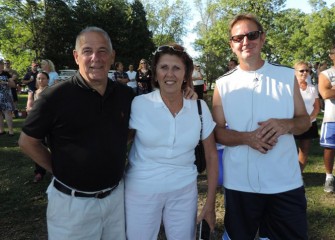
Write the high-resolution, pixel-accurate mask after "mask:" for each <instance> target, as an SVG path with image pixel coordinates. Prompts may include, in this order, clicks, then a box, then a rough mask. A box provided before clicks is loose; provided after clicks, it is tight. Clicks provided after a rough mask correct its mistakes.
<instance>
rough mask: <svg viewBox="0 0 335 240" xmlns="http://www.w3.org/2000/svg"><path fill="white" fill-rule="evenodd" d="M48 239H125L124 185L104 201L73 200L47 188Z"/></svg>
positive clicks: (89, 199) (53, 189) (51, 188)
mask: <svg viewBox="0 0 335 240" xmlns="http://www.w3.org/2000/svg"><path fill="white" fill-rule="evenodd" d="M47 193H48V208H47V223H48V239H49V240H60V239H62V240H107V239H108V240H116V239H117V240H125V239H126V237H125V216H124V183H123V181H120V183H119V186H118V187H117V188H116V189H115V190H114V191H113V192H112V193H111V194H110V195H109V196H107V197H105V198H103V199H97V198H83V197H73V196H69V195H66V194H64V193H62V192H60V191H58V190H57V189H56V188H55V187H54V186H53V181H52V182H51V184H50V185H49V187H48V190H47Z"/></svg>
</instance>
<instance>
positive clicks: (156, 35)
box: [141, 0, 190, 46]
mask: <svg viewBox="0 0 335 240" xmlns="http://www.w3.org/2000/svg"><path fill="white" fill-rule="evenodd" d="M141 2H142V3H143V4H144V7H145V10H146V12H147V19H148V25H149V29H150V30H151V31H152V32H153V41H154V43H155V45H156V46H160V45H164V44H167V43H170V42H178V43H182V40H181V38H182V37H183V36H184V35H185V34H186V33H187V31H188V29H187V28H186V24H187V22H188V21H189V17H190V16H189V14H188V13H189V12H190V8H189V6H188V4H187V2H186V1H183V0H176V1H175V2H172V1H170V0H146V1H144V0H141Z"/></svg>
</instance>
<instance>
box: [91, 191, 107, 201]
mask: <svg viewBox="0 0 335 240" xmlns="http://www.w3.org/2000/svg"><path fill="white" fill-rule="evenodd" d="M94 197H95V198H99V199H102V198H104V197H105V194H104V192H103V191H100V192H97V193H96V194H95V195H94Z"/></svg>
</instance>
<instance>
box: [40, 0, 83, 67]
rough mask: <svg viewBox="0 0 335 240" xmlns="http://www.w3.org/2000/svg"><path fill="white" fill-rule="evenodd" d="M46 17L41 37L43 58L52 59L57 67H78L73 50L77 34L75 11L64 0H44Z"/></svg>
mask: <svg viewBox="0 0 335 240" xmlns="http://www.w3.org/2000/svg"><path fill="white" fill-rule="evenodd" d="M44 4H45V5H44V10H45V18H44V21H43V28H42V32H41V34H40V38H42V39H43V44H42V45H41V46H40V48H41V56H40V57H41V58H47V59H50V60H51V61H52V62H53V63H54V64H55V66H56V69H63V68H67V67H68V68H75V69H76V68H77V66H76V64H75V62H74V59H73V55H72V51H73V49H74V42H75V36H74V33H77V32H78V31H79V30H78V31H74V29H76V28H74V26H73V11H72V9H71V7H70V6H69V5H68V4H66V3H65V2H64V1H62V0H44Z"/></svg>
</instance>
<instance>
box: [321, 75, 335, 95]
mask: <svg viewBox="0 0 335 240" xmlns="http://www.w3.org/2000/svg"><path fill="white" fill-rule="evenodd" d="M319 93H320V94H321V96H322V98H323V99H334V98H335V89H333V88H332V85H331V83H330V81H329V80H328V78H327V77H326V76H325V75H324V74H323V73H320V75H319Z"/></svg>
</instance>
